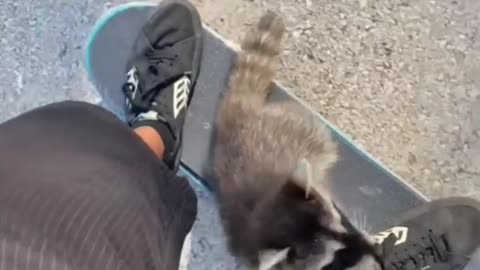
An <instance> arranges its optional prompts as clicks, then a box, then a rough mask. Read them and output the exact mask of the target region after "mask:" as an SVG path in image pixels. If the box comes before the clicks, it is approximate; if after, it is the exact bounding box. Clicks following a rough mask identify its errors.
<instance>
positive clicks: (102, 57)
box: [85, 2, 427, 231]
mask: <svg viewBox="0 0 480 270" xmlns="http://www.w3.org/2000/svg"><path fill="white" fill-rule="evenodd" d="M154 11H155V5H154V4H152V3H148V2H138V3H130V4H126V5H122V6H119V7H116V8H113V9H111V10H110V11H108V12H106V13H105V14H104V15H103V16H102V17H101V18H100V19H99V20H98V22H97V24H96V25H95V27H94V30H93V31H92V34H91V36H90V38H89V40H88V44H87V46H86V48H87V51H86V59H85V63H86V69H87V72H88V74H89V78H90V80H91V81H92V82H93V83H94V84H95V86H96V89H97V90H98V91H99V93H100V95H101V97H102V99H103V101H102V106H104V107H106V108H107V109H109V110H111V111H112V112H114V113H115V114H117V115H118V116H119V117H120V118H122V119H124V118H125V116H124V114H123V110H124V109H123V106H124V102H125V101H124V97H123V94H122V91H121V86H122V84H123V83H124V80H125V68H126V62H127V57H128V56H129V53H130V51H131V47H132V46H133V42H134V41H135V38H136V35H137V33H139V31H140V29H141V27H142V26H143V24H144V23H145V22H146V21H147V20H148V18H149V17H150V15H151V14H152V13H153V12H154ZM204 31H205V33H204V38H205V40H204V51H203V59H202V65H201V66H202V67H203V68H202V70H201V72H200V75H199V78H198V81H197V84H196V89H195V96H194V98H193V100H192V104H191V106H190V108H189V112H188V115H187V119H186V123H185V131H184V145H183V153H182V169H181V171H182V173H184V174H186V175H188V176H189V178H191V179H194V180H195V181H197V182H198V183H201V185H202V186H204V187H205V188H206V189H208V188H209V187H210V186H212V182H211V181H213V180H212V178H211V177H209V175H211V166H212V158H211V157H212V156H211V154H212V153H211V152H212V135H213V132H214V130H213V127H214V118H215V117H214V116H215V111H216V105H217V103H218V101H219V99H220V97H221V94H222V92H223V91H224V90H225V89H226V87H225V86H226V82H227V80H228V76H229V70H230V67H231V65H232V60H233V57H234V55H235V53H234V50H233V49H232V47H230V46H229V45H228V44H231V43H230V42H228V41H227V40H224V39H223V38H222V37H221V36H220V35H219V34H217V33H215V32H214V31H212V30H211V29H209V28H208V27H204ZM271 99H272V100H271V102H276V101H279V100H285V99H292V100H294V101H295V102H296V103H297V104H298V106H301V107H302V108H304V109H305V110H307V111H308V112H310V113H312V114H315V115H316V116H317V117H318V121H322V122H324V123H325V124H326V125H327V126H328V127H329V128H330V129H331V131H332V133H333V135H334V139H335V140H336V141H337V143H338V144H339V149H340V155H341V158H340V160H341V162H340V163H339V164H338V165H337V166H336V167H335V168H334V169H333V174H332V179H331V181H332V183H331V186H332V188H333V191H334V195H335V196H334V198H335V199H336V200H337V201H338V202H337V203H338V204H339V205H340V207H341V208H342V210H344V212H345V214H346V215H347V216H350V217H351V218H357V217H358V216H362V218H365V219H366V220H368V224H367V226H368V228H369V229H371V230H373V231H381V230H382V229H385V228H387V227H389V224H390V221H389V218H390V217H392V216H396V215H398V214H399V213H402V212H404V211H406V210H408V209H410V208H412V207H415V206H417V205H420V204H422V203H423V202H425V201H426V200H427V199H426V198H425V197H424V196H423V195H421V194H420V193H419V192H417V191H416V190H414V189H413V188H412V187H410V186H409V185H408V184H406V183H405V182H404V181H402V180H401V179H400V177H398V176H397V175H396V174H395V173H393V172H392V171H390V170H389V169H388V168H386V167H385V166H384V165H383V164H381V163H380V162H379V161H377V160H375V159H374V158H373V157H372V156H371V155H370V154H368V153H366V152H365V151H362V150H361V149H360V148H359V147H357V146H356V145H355V144H354V143H353V142H352V141H351V140H350V139H349V138H348V137H347V136H346V135H345V134H343V133H342V132H341V131H340V130H338V129H337V128H336V127H335V126H334V125H332V124H331V123H330V122H328V121H327V120H326V119H325V118H323V117H322V116H321V115H319V114H318V113H316V112H314V111H313V110H311V109H310V108H308V106H306V105H305V104H304V103H303V102H302V101H301V100H299V99H297V98H296V97H295V96H293V95H292V94H291V93H290V92H289V91H288V90H287V89H285V88H283V87H281V86H276V90H275V91H274V94H273V95H272V97H271ZM373 209H375V210H373Z"/></svg>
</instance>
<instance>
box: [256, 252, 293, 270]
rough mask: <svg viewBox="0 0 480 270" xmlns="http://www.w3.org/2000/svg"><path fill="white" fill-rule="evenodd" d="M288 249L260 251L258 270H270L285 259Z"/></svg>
mask: <svg viewBox="0 0 480 270" xmlns="http://www.w3.org/2000/svg"><path fill="white" fill-rule="evenodd" d="M289 250H290V248H284V249H268V250H264V251H261V252H260V254H259V258H258V259H259V261H260V266H259V268H258V269H259V270H270V269H272V268H273V267H274V266H276V265H277V264H278V263H280V262H282V261H284V260H285V259H286V258H287V255H288V251H289Z"/></svg>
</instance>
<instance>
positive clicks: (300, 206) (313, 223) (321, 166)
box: [214, 12, 379, 270]
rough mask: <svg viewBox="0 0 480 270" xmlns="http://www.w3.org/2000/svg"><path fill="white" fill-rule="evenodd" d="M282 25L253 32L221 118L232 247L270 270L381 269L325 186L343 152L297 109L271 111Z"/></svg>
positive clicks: (217, 167) (222, 187) (224, 213)
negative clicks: (331, 170)
mask: <svg viewBox="0 0 480 270" xmlns="http://www.w3.org/2000/svg"><path fill="white" fill-rule="evenodd" d="M284 31H285V27H284V24H283V22H282V19H281V18H280V17H279V16H278V15H276V14H275V13H273V12H267V13H266V14H265V15H264V16H263V17H262V18H261V19H260V22H259V23H258V25H257V26H256V27H254V28H253V29H251V31H249V32H248V33H247V34H246V37H245V38H244V40H243V42H242V44H241V51H240V52H238V55H237V59H236V62H235V64H234V67H233V70H232V74H231V77H230V81H229V91H227V93H226V94H225V96H224V97H223V99H222V101H221V103H220V105H219V109H218V112H217V119H216V121H217V122H216V134H215V135H216V142H215V153H214V155H215V160H214V172H215V176H216V179H217V186H216V189H217V194H218V199H219V205H220V215H221V217H222V220H223V223H224V228H225V231H226V234H227V236H228V238H229V246H230V248H231V251H232V253H233V254H234V255H237V256H239V257H240V258H243V259H246V260H247V261H248V262H249V263H251V264H252V265H255V266H257V267H259V268H260V269H261V270H266V269H312V270H318V269H324V270H340V269H352V270H353V269H359V270H360V269H361V270H363V269H365V270H367V269H368V270H373V269H379V265H378V264H377V261H378V258H377V257H376V255H375V252H374V249H373V246H372V243H371V242H370V241H369V240H368V239H367V237H366V236H364V234H362V233H360V232H358V231H357V230H355V229H354V228H352V227H351V226H349V225H348V223H347V221H346V220H345V219H344V218H342V216H341V215H340V213H339V211H338V210H337V208H336V206H335V205H334V203H333V202H332V200H331V199H330V196H329V192H328V189H327V188H326V187H325V186H324V183H325V181H326V178H327V177H328V171H329V169H330V168H331V167H332V166H333V165H334V164H335V162H336V161H337V147H336V145H335V143H334V142H333V141H332V139H331V138H330V134H329V131H328V130H327V129H326V128H325V127H324V126H323V125H322V124H321V123H319V121H318V119H315V117H313V116H311V115H310V114H307V113H305V112H304V111H303V110H301V109H300V108H299V107H298V105H295V104H293V103H290V102H288V101H286V102H280V103H278V102H277V103H273V102H272V103H267V98H268V97H269V95H270V94H271V92H272V89H273V82H272V80H273V77H274V74H275V72H276V69H277V66H278V62H279V55H280V52H281V40H282V36H283V34H284Z"/></svg>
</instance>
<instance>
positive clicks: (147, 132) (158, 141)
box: [133, 126, 165, 159]
mask: <svg viewBox="0 0 480 270" xmlns="http://www.w3.org/2000/svg"><path fill="white" fill-rule="evenodd" d="M133 131H134V132H135V133H136V134H137V135H138V136H139V137H140V138H141V139H142V140H143V142H144V143H145V144H146V145H147V146H148V148H150V150H152V151H153V153H154V154H155V155H156V156H157V157H158V158H159V159H163V156H164V153H165V144H164V143H163V139H162V137H161V136H160V134H159V133H158V132H157V130H156V129H155V128H153V127H151V126H139V127H136V128H134V130H133Z"/></svg>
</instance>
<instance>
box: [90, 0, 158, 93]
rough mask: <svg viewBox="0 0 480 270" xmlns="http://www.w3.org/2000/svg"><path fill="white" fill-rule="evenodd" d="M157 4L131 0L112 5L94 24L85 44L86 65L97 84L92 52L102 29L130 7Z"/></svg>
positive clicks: (136, 7) (137, 7)
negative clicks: (131, 0) (130, 0)
mask: <svg viewBox="0 0 480 270" xmlns="http://www.w3.org/2000/svg"><path fill="white" fill-rule="evenodd" d="M154 6H156V4H154V3H152V2H130V3H127V4H123V5H118V6H116V7H112V8H110V9H108V10H107V11H106V12H104V14H103V15H102V16H101V17H100V19H98V20H97V22H96V23H95V25H94V26H93V29H92V31H91V32H90V35H89V36H88V38H87V44H86V46H85V48H86V50H85V56H84V57H85V67H86V69H87V73H88V78H89V79H90V80H91V81H92V82H93V83H95V84H96V78H95V77H94V74H93V66H92V61H91V59H92V57H91V52H92V46H93V44H94V43H95V40H96V39H97V37H98V35H99V33H100V32H102V30H103V29H104V27H105V25H106V24H107V23H108V22H109V21H110V19H111V18H113V17H116V16H118V15H120V14H121V13H123V12H126V11H127V10H130V9H142V8H148V7H154Z"/></svg>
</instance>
